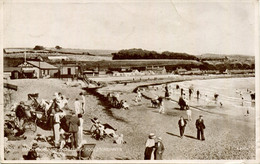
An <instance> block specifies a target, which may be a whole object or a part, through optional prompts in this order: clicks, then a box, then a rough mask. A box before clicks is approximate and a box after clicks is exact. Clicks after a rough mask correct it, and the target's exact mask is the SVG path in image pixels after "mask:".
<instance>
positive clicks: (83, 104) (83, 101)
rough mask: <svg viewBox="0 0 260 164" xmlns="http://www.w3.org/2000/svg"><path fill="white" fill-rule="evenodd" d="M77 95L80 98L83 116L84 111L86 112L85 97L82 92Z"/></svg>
mask: <svg viewBox="0 0 260 164" xmlns="http://www.w3.org/2000/svg"><path fill="white" fill-rule="evenodd" d="M79 95H80V96H81V98H82V102H81V103H82V114H84V113H85V111H86V98H85V96H84V94H83V93H82V92H80V94H79Z"/></svg>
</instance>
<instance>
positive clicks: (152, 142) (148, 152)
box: [144, 133, 164, 160]
mask: <svg viewBox="0 0 260 164" xmlns="http://www.w3.org/2000/svg"><path fill="white" fill-rule="evenodd" d="M163 152H164V145H163V143H162V138H161V137H156V136H155V134H154V133H150V134H149V136H148V139H147V140H146V143H145V151H144V160H162V159H163Z"/></svg>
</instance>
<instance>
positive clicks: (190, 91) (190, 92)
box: [189, 88, 193, 99]
mask: <svg viewBox="0 0 260 164" xmlns="http://www.w3.org/2000/svg"><path fill="white" fill-rule="evenodd" d="M192 92H193V91H192V89H191V88H189V99H191V95H192Z"/></svg>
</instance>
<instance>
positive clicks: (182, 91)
mask: <svg viewBox="0 0 260 164" xmlns="http://www.w3.org/2000/svg"><path fill="white" fill-rule="evenodd" d="M183 94H184V90H183V88H181V96H182V95H183Z"/></svg>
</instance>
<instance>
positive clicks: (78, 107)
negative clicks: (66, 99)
mask: <svg viewBox="0 0 260 164" xmlns="http://www.w3.org/2000/svg"><path fill="white" fill-rule="evenodd" d="M74 108H75V114H76V115H78V114H80V112H81V109H82V104H81V103H80V102H79V99H78V98H76V99H75V102H74Z"/></svg>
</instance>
